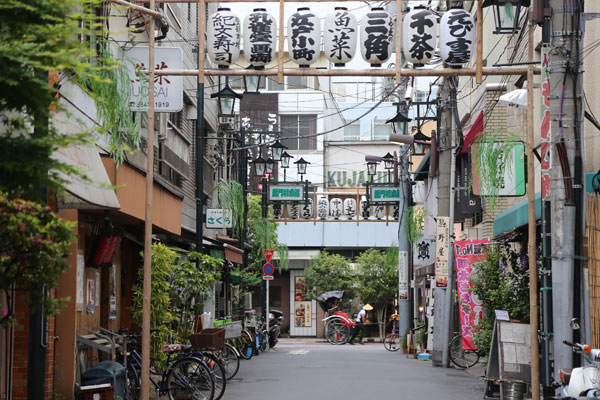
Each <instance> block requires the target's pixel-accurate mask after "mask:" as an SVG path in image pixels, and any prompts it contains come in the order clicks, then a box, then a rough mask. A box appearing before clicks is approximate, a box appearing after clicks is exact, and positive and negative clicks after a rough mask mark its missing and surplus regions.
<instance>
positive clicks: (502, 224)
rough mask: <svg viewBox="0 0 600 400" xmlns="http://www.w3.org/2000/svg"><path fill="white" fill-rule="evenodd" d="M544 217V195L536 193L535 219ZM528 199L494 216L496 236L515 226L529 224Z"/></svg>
mask: <svg viewBox="0 0 600 400" xmlns="http://www.w3.org/2000/svg"><path fill="white" fill-rule="evenodd" d="M541 218H542V195H541V193H536V194H535V219H536V221H537V220H538V219H541ZM528 220H529V219H528V209H527V199H525V200H523V201H521V202H520V203H518V204H515V205H514V206H512V207H511V208H509V209H507V210H504V211H502V212H501V213H500V214H498V215H497V216H496V218H494V237H495V236H499V235H502V234H503V233H506V232H510V231H512V230H513V229H515V228H519V227H521V226H523V225H527V221H528Z"/></svg>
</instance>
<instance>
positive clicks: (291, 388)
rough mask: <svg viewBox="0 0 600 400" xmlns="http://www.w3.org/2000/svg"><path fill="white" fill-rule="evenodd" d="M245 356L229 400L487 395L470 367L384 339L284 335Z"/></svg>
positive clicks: (456, 399) (452, 399) (453, 399)
mask: <svg viewBox="0 0 600 400" xmlns="http://www.w3.org/2000/svg"><path fill="white" fill-rule="evenodd" d="M282 341H283V343H280V344H278V345H277V346H276V347H275V348H274V349H273V350H272V351H270V352H269V353H266V354H262V353H261V354H260V355H259V356H258V357H254V358H252V359H251V360H249V361H248V360H246V361H242V363H241V365H240V370H239V372H238V374H237V375H236V376H235V377H234V378H233V379H232V380H231V382H230V383H228V386H227V391H226V393H225V395H224V396H223V399H224V400H237V399H244V400H259V399H265V398H268V399H285V400H300V399H338V400H354V399H356V400H358V399H398V398H402V399H438V398H443V399H445V400H470V399H473V400H475V399H478V400H479V399H481V398H482V396H483V381H482V380H481V379H480V378H477V377H475V376H473V375H472V374H471V373H469V372H466V371H460V370H456V369H447V368H433V367H432V366H431V363H430V362H429V361H417V360H414V359H409V358H406V356H405V355H404V354H402V353H398V352H396V353H391V352H388V351H386V350H385V349H384V348H383V345H382V344H380V343H371V344H366V345H363V346H361V345H354V346H350V345H343V346H332V345H329V344H325V343H322V342H315V341H314V340H311V341H310V342H309V341H304V340H302V339H297V340H294V339H283V340H282Z"/></svg>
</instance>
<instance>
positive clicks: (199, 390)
mask: <svg viewBox="0 0 600 400" xmlns="http://www.w3.org/2000/svg"><path fill="white" fill-rule="evenodd" d="M138 338H139V335H128V336H127V340H128V341H131V340H132V339H134V340H137V339H138ZM182 347H183V346H182V345H180V344H171V345H166V346H162V348H161V350H162V351H163V352H165V353H167V361H166V365H167V366H166V367H165V368H164V370H163V371H160V372H159V371H155V370H153V369H152V368H150V377H149V378H150V382H151V383H152V384H153V385H154V388H155V390H156V394H157V396H159V397H160V396H161V395H167V396H169V399H170V400H185V399H194V400H213V398H214V393H215V377H214V375H213V373H212V371H211V369H210V368H209V367H208V366H207V365H206V364H205V363H204V361H202V360H201V359H199V358H197V357H191V356H182V355H181V354H179V355H177V354H178V353H179V352H180V351H181V350H182ZM174 355H177V356H175V359H172V358H173V356H174ZM127 361H128V362H127V369H126V372H125V380H126V385H125V390H126V397H127V399H129V400H137V399H138V398H139V395H140V388H141V385H140V377H141V370H142V357H141V356H140V354H139V353H138V352H137V351H136V350H135V349H132V350H131V351H130V352H129V354H128V355H127ZM156 376H160V379H159V380H157V379H155V378H154V377H156Z"/></svg>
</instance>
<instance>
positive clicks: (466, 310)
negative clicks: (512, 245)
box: [454, 239, 490, 350]
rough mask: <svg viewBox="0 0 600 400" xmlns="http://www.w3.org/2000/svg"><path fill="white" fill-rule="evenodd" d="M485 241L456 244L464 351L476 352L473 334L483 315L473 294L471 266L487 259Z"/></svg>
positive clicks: (455, 256) (455, 254)
mask: <svg viewBox="0 0 600 400" xmlns="http://www.w3.org/2000/svg"><path fill="white" fill-rule="evenodd" d="M489 242H490V241H489V240H488V239H484V240H456V241H455V242H454V259H455V264H456V287H457V289H458V302H459V305H460V330H461V334H462V347H463V349H464V350H476V349H477V346H475V343H474V342H473V332H474V329H475V327H476V326H477V324H478V322H479V319H481V317H482V314H483V305H482V303H481V301H480V300H479V299H478V298H477V296H475V295H474V294H473V292H472V291H471V288H472V287H473V282H471V272H472V271H473V268H472V266H471V264H472V263H473V262H475V261H479V260H482V259H484V258H485V256H484V255H483V244H486V243H489Z"/></svg>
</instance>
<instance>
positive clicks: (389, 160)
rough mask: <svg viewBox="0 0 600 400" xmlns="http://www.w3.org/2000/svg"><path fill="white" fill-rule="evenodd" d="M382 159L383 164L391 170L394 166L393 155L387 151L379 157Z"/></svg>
mask: <svg viewBox="0 0 600 400" xmlns="http://www.w3.org/2000/svg"><path fill="white" fill-rule="evenodd" d="M381 159H382V160H383V166H384V168H385V169H387V170H391V169H392V168H394V156H393V155H391V154H390V153H387V154H386V155H385V156H383V157H381Z"/></svg>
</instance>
